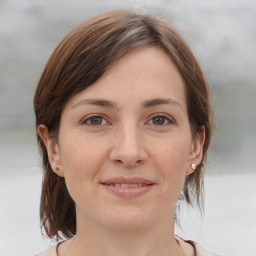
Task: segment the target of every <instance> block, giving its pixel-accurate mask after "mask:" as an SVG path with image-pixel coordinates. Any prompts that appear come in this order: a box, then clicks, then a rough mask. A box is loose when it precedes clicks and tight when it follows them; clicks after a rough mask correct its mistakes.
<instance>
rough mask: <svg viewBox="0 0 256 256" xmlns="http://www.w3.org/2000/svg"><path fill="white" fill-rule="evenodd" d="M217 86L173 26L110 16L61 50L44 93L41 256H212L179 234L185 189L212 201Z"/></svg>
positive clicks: (39, 116) (37, 102)
mask: <svg viewBox="0 0 256 256" xmlns="http://www.w3.org/2000/svg"><path fill="white" fill-rule="evenodd" d="M209 102H210V99H209V88H208V86H207V84H206V81H205V79H204V76H203V74H202V71H201V69H200V67H199V65H198V63H197V62H196V60H195V58H194V56H193V54H192V53H191V51H190V49H189V47H188V46H187V45H186V43H185V42H184V41H183V39H182V38H181V36H180V35H179V34H178V33H177V32H176V31H175V29H174V28H173V27H172V26H171V25H170V24H169V23H168V22H167V21H165V20H163V19H160V18H157V17H154V16H150V15H140V14H137V13H134V12H130V11H125V10H118V11H112V12H108V13H105V14H102V15H99V16H96V17H94V18H93V19H91V20H89V21H86V22H84V23H83V24H81V25H79V26H77V27H76V28H75V29H73V30H72V31H71V32H70V33H69V34H68V35H67V36H66V37H65V38H64V39H63V40H62V41H61V42H60V44H59V45H58V46H57V48H56V49H55V51H54V53H53V54H52V56H51V58H50V59H49V61H48V63H47V65H46V67H45V70H44V72H43V74H42V76H41V79H40V81H39V84H38V88H37V91H36V93H35V98H34V108H35V114H36V125H37V132H38V142H39V146H40V149H41V153H42V159H43V168H44V176H43V186H42V196H41V206H40V217H41V223H42V227H43V228H44V230H45V232H46V234H47V236H48V237H50V238H55V239H56V240H59V239H61V238H65V239H66V240H64V241H62V242H61V243H58V245H56V246H53V247H51V248H50V249H48V250H47V251H45V252H43V253H41V254H39V255H55V256H56V255H58V256H66V255H76V256H79V255H124V256H125V255H133V256H136V255H140V256H142V255H143V256H144V255H145V256H146V255H152V256H153V255H186V256H187V255H213V254H211V253H208V252H206V251H205V250H204V249H202V248H201V247H200V246H199V245H198V244H196V243H195V242H192V241H184V240H182V239H181V238H179V237H177V236H175V235H174V223H175V209H176V207H175V204H176V201H177V199H178V198H179V195H180V194H181V193H182V195H184V198H185V200H186V201H187V203H188V204H192V203H193V200H195V201H196V203H197V204H198V206H199V207H200V206H202V200H201V194H202V167H203V165H204V163H205V160H206V153H207V149H208V147H209V143H210V138H211V130H212V122H211V108H210V103H209Z"/></svg>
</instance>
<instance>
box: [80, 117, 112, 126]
mask: <svg viewBox="0 0 256 256" xmlns="http://www.w3.org/2000/svg"><path fill="white" fill-rule="evenodd" d="M82 124H85V125H89V126H100V125H105V124H107V120H106V119H105V118H104V117H103V116H100V115H92V116H89V117H87V118H86V119H84V120H83V121H82Z"/></svg>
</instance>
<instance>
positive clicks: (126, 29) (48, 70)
mask: <svg viewBox="0 0 256 256" xmlns="http://www.w3.org/2000/svg"><path fill="white" fill-rule="evenodd" d="M148 47H155V48H157V49H161V51H163V52H164V53H165V54H166V55H167V56H168V57H169V58H170V60H171V62H172V63H173V64H174V66H175V68H176V70H177V72H178V73H179V75H180V77H181V79H182V81H183V84H184V88H185V101H186V113H187V117H188V121H189V128H190V132H191V136H192V138H193V139H196V138H197V137H198V135H199V134H203V137H204V138H203V140H204V143H203V146H202V156H201V159H200V162H199V163H198V164H197V168H196V171H194V172H191V174H189V175H187V176H186V179H185V183H184V186H183V194H184V197H185V200H186V201H187V203H188V204H192V203H193V201H195V202H197V204H198V205H199V206H200V205H201V203H202V201H201V199H202V193H203V187H202V184H203V166H204V164H205V161H206V155H207V150H208V147H209V144H210V139H211V133H212V122H211V108H210V98H209V88H208V85H207V83H206V81H205V79H204V76H203V73H202V71H201V69H200V67H199V65H198V63H197V61H196V59H195V57H194V55H193V54H192V52H191V50H190V49H189V47H188V45H187V44H186V43H185V42H184V40H183V39H182V37H181V36H180V35H179V33H178V32H177V31H176V30H175V29H174V28H173V27H172V25H171V24H170V23H169V22H168V21H165V20H163V19H161V18H158V17H155V16H151V15H141V14H137V13H134V12H130V11H124V10H118V11H112V12H108V13H104V14H102V15H99V16H96V17H94V18H92V19H90V20H88V21H86V22H84V23H82V24H80V25H79V26H77V27H76V28H74V29H73V30H72V31H71V32H70V33H68V35H67V36H66V37H65V38H64V39H63V40H62V41H61V42H60V43H59V45H58V46H57V48H56V49H55V51H54V52H53V54H52V56H51V57H50V59H49V61H48V63H47V64H46V67H45V69H44V71H43V73H42V76H41V79H40V81H39V84H38V87H37V90H36V93H35V98H34V108H35V115H36V126H37V127H40V125H44V127H46V128H47V132H48V135H49V137H50V138H51V140H48V143H52V144H58V142H59V131H60V125H61V119H62V116H63V111H64V110H65V108H66V106H67V105H68V104H69V103H70V101H72V99H74V98H75V97H77V96H78V95H80V94H81V93H82V92H83V91H85V90H86V89H89V88H90V87H93V86H95V84H96V86H97V83H98V82H99V81H100V79H101V78H102V77H104V75H105V74H106V73H108V72H109V71H110V72H111V68H112V67H115V64H116V63H118V62H119V61H120V60H122V58H124V57H125V56H127V55H128V54H129V53H132V52H135V51H136V50H138V49H143V48H148ZM39 129H40V128H39ZM40 135H41V136H40ZM38 142H39V147H40V150H41V154H42V162H43V169H44V173H43V185H42V195H41V206H40V217H41V222H42V225H43V227H44V229H45V231H46V233H47V235H48V236H49V237H55V236H56V237H57V238H58V237H60V235H61V234H62V235H63V236H64V237H67V238H68V237H72V236H73V235H74V234H76V209H75V203H74V201H73V199H72V198H71V196H70V193H69V192H68V190H67V186H66V182H65V178H64V177H62V176H61V175H57V174H56V171H55V169H54V167H53V166H52V164H51V159H49V158H50V156H49V150H48V151H47V145H46V144H47V142H46V140H44V138H43V136H42V131H41V132H40V131H39V133H38ZM53 169H54V170H53Z"/></svg>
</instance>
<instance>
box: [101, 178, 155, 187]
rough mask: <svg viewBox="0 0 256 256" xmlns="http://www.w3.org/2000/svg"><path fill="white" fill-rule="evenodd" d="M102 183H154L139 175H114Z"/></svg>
mask: <svg viewBox="0 0 256 256" xmlns="http://www.w3.org/2000/svg"><path fill="white" fill-rule="evenodd" d="M101 183H102V184H147V185H149V184H155V182H154V181H152V180H149V179H145V178H141V177H132V178H126V177H114V178H111V179H107V180H104V181H102V182H101Z"/></svg>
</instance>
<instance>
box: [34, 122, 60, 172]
mask: <svg viewBox="0 0 256 256" xmlns="http://www.w3.org/2000/svg"><path fill="white" fill-rule="evenodd" d="M37 132H38V135H39V136H40V138H41V139H42V141H43V142H44V145H45V147H46V150H47V154H48V160H49V163H50V165H51V168H52V170H53V171H54V172H55V173H56V174H57V175H58V176H60V177H64V173H63V168H62V164H61V159H60V153H59V146H58V144H57V142H56V141H55V140H54V139H53V138H51V137H50V135H49V132H48V128H47V127H46V126H45V125H42V124H40V125H39V126H38V127H37Z"/></svg>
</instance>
